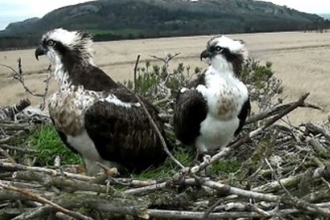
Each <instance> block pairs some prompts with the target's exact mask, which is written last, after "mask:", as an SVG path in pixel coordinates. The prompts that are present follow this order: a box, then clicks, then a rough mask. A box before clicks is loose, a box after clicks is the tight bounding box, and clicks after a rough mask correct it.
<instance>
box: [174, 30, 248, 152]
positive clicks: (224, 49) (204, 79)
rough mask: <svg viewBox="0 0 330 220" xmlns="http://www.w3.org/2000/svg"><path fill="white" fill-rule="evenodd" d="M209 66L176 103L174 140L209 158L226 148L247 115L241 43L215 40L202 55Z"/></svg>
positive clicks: (243, 47) (246, 91) (184, 90)
mask: <svg viewBox="0 0 330 220" xmlns="http://www.w3.org/2000/svg"><path fill="white" fill-rule="evenodd" d="M202 58H209V61H210V66H209V67H208V69H207V70H206V71H205V73H204V74H202V75H201V76H200V77H199V78H198V79H196V80H195V81H194V82H192V83H191V85H190V86H189V87H188V88H183V89H181V91H180V93H179V94H178V97H177V100H176V107H175V112H174V120H173V121H174V130H175V133H176V136H177V138H178V139H179V140H180V141H181V142H182V143H183V144H186V145H193V146H195V147H196V148H197V154H198V155H203V154H210V153H213V152H214V151H216V150H218V149H219V148H220V149H221V148H224V147H226V146H227V145H228V144H229V142H230V141H232V140H233V137H234V136H235V135H237V134H238V133H239V132H240V131H241V129H242V127H243V125H244V123H245V120H246V118H247V116H248V114H249V112H250V108H251V107H250V100H249V94H248V90H247V88H246V86H245V85H244V84H243V82H241V81H240V80H239V78H238V76H239V74H240V72H241V70H242V68H243V65H244V62H245V61H246V59H247V50H246V48H245V45H244V43H243V42H242V41H239V40H232V39H230V38H228V37H225V36H217V37H214V38H212V39H211V40H210V41H208V43H207V48H206V50H204V51H203V52H202V53H201V59H202Z"/></svg>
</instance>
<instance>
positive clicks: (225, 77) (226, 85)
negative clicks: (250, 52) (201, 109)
mask: <svg viewBox="0 0 330 220" xmlns="http://www.w3.org/2000/svg"><path fill="white" fill-rule="evenodd" d="M197 90H199V91H200V92H201V93H202V94H203V96H204V97H205V98H206V100H207V104H208V112H209V114H212V115H213V116H214V117H217V118H219V119H221V120H230V119H232V118H234V117H237V115H238V113H239V111H241V108H242V105H243V104H244V102H245V101H246V100H247V98H248V91H247V88H246V86H245V85H244V84H243V83H242V82H241V81H240V80H239V79H238V78H236V77H235V76H234V75H233V74H216V70H214V69H213V68H212V67H210V69H209V70H208V71H207V73H206V75H205V86H204V85H200V86H198V87H197Z"/></svg>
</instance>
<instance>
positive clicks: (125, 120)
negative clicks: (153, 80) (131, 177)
mask: <svg viewBox="0 0 330 220" xmlns="http://www.w3.org/2000/svg"><path fill="white" fill-rule="evenodd" d="M126 95H127V96H129V95H130V94H126ZM132 95H133V94H132ZM122 96H123V94H122ZM117 97H118V96H117ZM118 98H119V97H118ZM122 98H123V97H122ZM126 98H127V100H126V101H128V97H126ZM131 101H133V102H136V100H134V99H133V100H131ZM146 107H147V109H148V111H149V113H150V115H151V116H152V117H153V119H154V121H155V123H156V124H157V126H158V128H159V129H160V131H161V133H162V134H163V136H164V128H163V124H162V122H161V120H160V118H159V117H158V115H157V112H156V111H155V109H154V108H153V107H151V105H150V104H147V103H146ZM85 127H86V130H87V133H88V135H89V136H90V138H91V139H92V140H93V142H94V144H95V146H96V148H97V150H98V152H99V154H100V155H101V157H102V158H103V159H105V160H109V161H114V162H117V163H119V164H121V165H123V166H124V167H126V168H127V169H128V170H129V171H132V172H133V171H136V172H140V171H142V170H144V169H146V168H148V167H151V166H157V165H158V164H160V163H162V162H163V161H164V160H165V159H166V154H165V152H164V151H163V147H162V145H161V143H160V139H159V138H158V136H157V134H156V132H155V130H154V129H153V127H152V126H151V124H150V121H149V119H148V117H147V115H146V113H145V112H144V111H143V109H142V107H136V106H132V107H130V108H127V107H123V106H118V105H115V104H113V103H109V102H101V101H100V102H97V103H95V104H94V105H93V106H92V107H91V108H89V109H88V110H87V112H86V114H85ZM169 147H170V146H169ZM170 148H171V147H170Z"/></svg>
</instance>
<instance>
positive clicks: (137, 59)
mask: <svg viewBox="0 0 330 220" xmlns="http://www.w3.org/2000/svg"><path fill="white" fill-rule="evenodd" d="M139 61H140V54H139V55H138V56H137V58H136V62H135V66H134V92H136V81H137V79H136V71H137V67H138V65H139Z"/></svg>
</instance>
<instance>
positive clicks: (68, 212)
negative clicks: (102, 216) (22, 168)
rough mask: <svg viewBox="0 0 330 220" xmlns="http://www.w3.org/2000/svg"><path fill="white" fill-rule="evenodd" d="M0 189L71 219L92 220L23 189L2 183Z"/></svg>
mask: <svg viewBox="0 0 330 220" xmlns="http://www.w3.org/2000/svg"><path fill="white" fill-rule="evenodd" d="M0 187H2V188H4V189H7V190H10V191H14V192H17V193H19V194H22V195H23V196H25V197H27V198H30V199H31V200H34V201H38V202H41V203H43V204H47V205H50V206H52V207H53V208H55V209H57V210H58V211H60V212H63V213H64V214H67V215H69V216H71V217H74V218H76V219H81V220H93V219H92V218H90V217H88V216H85V215H82V214H80V213H78V212H74V211H71V210H68V209H66V208H64V207H62V206H60V205H58V204H56V203H53V202H52V201H50V200H48V199H46V198H43V197H41V196H38V195H35V194H33V193H31V192H29V191H27V190H25V189H20V188H17V187H14V186H9V185H6V184H3V183H2V182H0Z"/></svg>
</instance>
